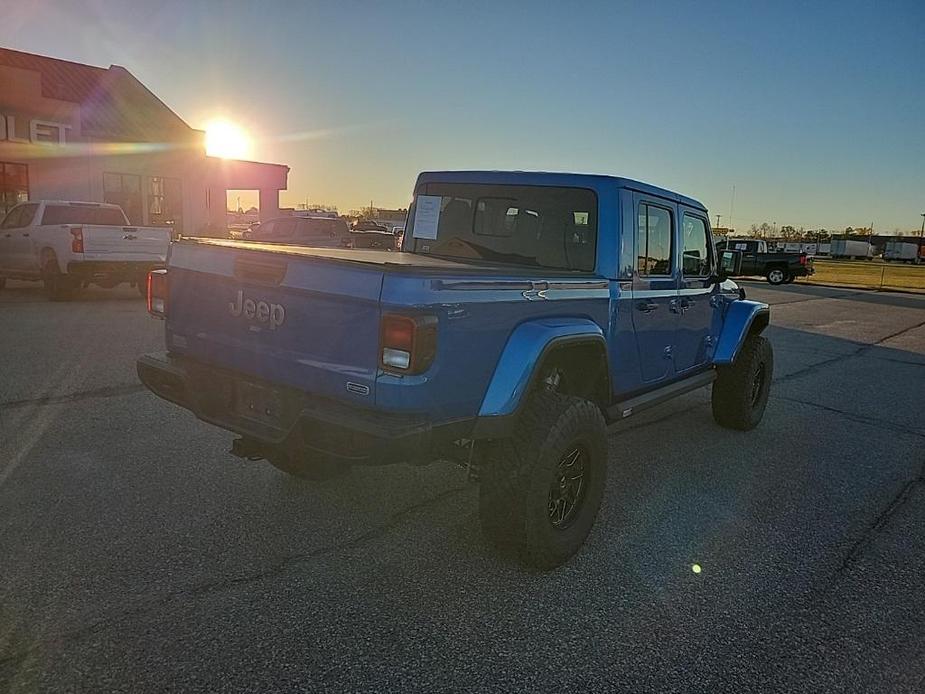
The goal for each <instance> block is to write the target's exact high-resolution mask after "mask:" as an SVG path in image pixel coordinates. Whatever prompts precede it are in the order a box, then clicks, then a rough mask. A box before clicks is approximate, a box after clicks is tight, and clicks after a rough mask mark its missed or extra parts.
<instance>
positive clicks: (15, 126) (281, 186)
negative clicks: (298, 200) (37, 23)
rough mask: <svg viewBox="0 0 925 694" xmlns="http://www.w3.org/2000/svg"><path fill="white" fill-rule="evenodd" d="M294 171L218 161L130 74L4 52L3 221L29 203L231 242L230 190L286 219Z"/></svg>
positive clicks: (0, 73)
mask: <svg viewBox="0 0 925 694" xmlns="http://www.w3.org/2000/svg"><path fill="white" fill-rule="evenodd" d="M288 175H289V167H288V166H284V165H281V164H264V163H259V162H251V161H236V160H230V159H219V158H216V157H209V156H207V155H206V150H205V133H203V132H202V131H200V130H194V129H193V128H191V127H190V126H189V125H187V124H186V123H185V122H184V121H183V119H181V118H180V117H179V116H178V115H177V114H175V113H174V112H173V111H171V110H170V108H169V107H167V106H166V105H165V104H164V103H163V102H162V101H161V100H160V99H158V98H157V97H156V96H155V95H154V94H153V93H152V92H150V91H149V90H148V89H147V88H146V87H145V86H144V85H143V84H142V83H141V82H140V81H138V79H136V78H135V76H134V75H132V74H131V73H130V72H129V71H128V70H126V69H125V68H123V67H119V66H118V65H111V66H109V67H108V68H100V67H94V66H91V65H83V64H80V63H72V62H68V61H66V60H59V59H57V58H49V57H46V56H41V55H34V54H31V53H23V52H20V51H13V50H9V49H5V48H0V217H2V216H3V215H4V214H5V213H6V212H7V210H9V208H11V207H12V206H13V205H15V204H16V203H17V202H22V201H24V200H30V199H31V200H85V201H92V202H110V203H116V204H118V205H121V206H122V208H123V209H124V210H125V213H126V214H127V215H128V217H129V221H130V222H131V223H132V224H136V225H152V226H162V225H163V226H170V227H172V228H174V229H176V230H177V231H178V232H179V233H185V234H188V235H196V234H210V233H222V231H223V230H224V228H225V213H226V206H227V204H226V197H227V191H228V190H256V191H259V199H260V217H261V219H267V218H270V217H274V216H278V215H279V191H280V190H285V189H286V185H287V178H288Z"/></svg>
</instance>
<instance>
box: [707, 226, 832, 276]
mask: <svg viewBox="0 0 925 694" xmlns="http://www.w3.org/2000/svg"><path fill="white" fill-rule="evenodd" d="M716 247H717V249H719V250H721V251H722V250H727V249H728V250H735V251H739V252H740V253H741V254H742V264H741V268H740V270H739V274H740V275H742V276H749V275H760V276H762V277H764V278H765V279H767V281H768V283H769V284H773V285H778V284H789V283H790V282H793V280H794V279H795V278H797V277H806V276H809V275H812V274H813V273H814V272H815V271H816V270H815V268H813V259H812V257H810V256H809V255H807V254H806V253H771V252H769V251H768V247H767V244H766V243H765V242H764V241H762V240H760V239H759V240H756V239H734V238H730V239H726V240H725V241H720V242H719V243H718V244H716Z"/></svg>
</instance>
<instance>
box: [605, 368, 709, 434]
mask: <svg viewBox="0 0 925 694" xmlns="http://www.w3.org/2000/svg"><path fill="white" fill-rule="evenodd" d="M715 380H716V370H715V369H710V370H709V371H704V372H702V373H699V374H696V375H694V376H690V377H688V378H685V379H684V380H681V381H675V382H674V383H669V384H668V385H667V386H662V387H661V388H658V389H657V390H653V391H651V392H649V393H643V394H642V395H637V396H636V397H635V398H629V399H628V400H623V401H622V402H618V403H616V404H615V405H612V406H611V407H608V408H607V416H608V417H610V419H611V420H612V421H620V420H621V419H626V418H627V417H629V416H630V415H633V414H636V413H637V412H641V411H643V410H647V409H649V408H650V407H655V406H656V405H660V404H662V403H663V402H667V401H668V400H671V399H672V398H676V397H678V396H679V395H684V393H688V392H690V391H692V390H697V389H698V388H703V387H704V386H708V385H710V384H711V383H713V381H715Z"/></svg>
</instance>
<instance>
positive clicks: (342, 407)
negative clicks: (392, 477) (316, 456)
mask: <svg viewBox="0 0 925 694" xmlns="http://www.w3.org/2000/svg"><path fill="white" fill-rule="evenodd" d="M136 368H137V371H138V378H139V379H140V380H141V382H142V383H143V384H144V385H145V386H146V387H147V388H148V389H149V390H150V391H151V392H153V393H154V394H155V395H158V396H160V397H162V398H164V399H165V400H169V401H170V402H173V403H175V404H177V405H179V406H180V407H183V408H185V409H188V410H190V411H191V412H193V413H194V414H195V415H196V416H197V417H198V418H199V419H201V420H203V421H206V422H209V423H210V424H214V425H216V426H218V427H221V428H222V429H226V430H228V431H232V432H235V433H237V434H240V435H241V436H244V437H246V438H247V439H249V440H250V441H251V442H254V443H255V447H256V448H257V449H259V450H263V451H265V452H266V454H265V455H263V457H267V455H272V452H273V450H274V449H278V450H287V451H291V450H292V449H293V448H304V449H309V450H314V451H320V452H322V453H325V454H327V455H330V456H333V457H335V458H338V459H341V460H343V461H345V462H352V463H358V464H384V463H393V462H401V461H406V462H427V461H428V460H431V459H433V458H434V457H440V455H439V451H440V450H441V449H443V448H444V447H445V446H447V445H449V444H450V443H452V442H453V441H455V440H456V439H460V438H466V437H468V435H469V433H470V432H471V430H472V426H473V421H472V420H465V421H455V422H449V423H441V424H439V425H435V424H433V423H431V422H430V421H429V420H428V418H427V416H426V415H424V414H394V413H388V412H380V411H376V410H368V409H364V408H360V407H356V406H352V405H349V404H345V403H342V402H339V401H335V400H331V399H329V398H320V397H317V396H312V395H310V394H308V393H304V392H302V391H299V390H295V389H292V388H287V387H285V386H279V385H275V384H270V383H267V382H265V381H260V380H258V379H255V378H253V377H251V376H247V375H245V374H241V373H238V372H234V371H230V370H226V369H222V368H219V367H214V366H210V365H207V364H204V363H202V362H198V361H195V360H192V359H188V358H184V357H178V356H175V355H171V354H168V353H161V354H146V355H144V356H142V357H140V358H139V359H138V361H137V363H136ZM240 384H244V387H246V388H248V389H253V388H257V389H259V390H260V391H262V392H266V393H267V395H268V397H269V401H270V402H272V405H271V406H270V407H268V408H267V409H270V410H271V415H270V416H263V415H262V414H260V413H256V412H255V413H254V414H253V415H245V414H242V411H245V412H246V411H248V407H247V406H242V404H244V403H242V402H241V396H240V389H241V388H242V385H240Z"/></svg>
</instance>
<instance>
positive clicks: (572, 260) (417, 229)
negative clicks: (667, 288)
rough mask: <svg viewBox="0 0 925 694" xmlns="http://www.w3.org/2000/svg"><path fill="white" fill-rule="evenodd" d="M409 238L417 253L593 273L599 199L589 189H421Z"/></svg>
mask: <svg viewBox="0 0 925 694" xmlns="http://www.w3.org/2000/svg"><path fill="white" fill-rule="evenodd" d="M405 238H406V239H408V241H407V242H406V243H408V244H410V249H411V250H413V251H414V252H415V253H422V254H426V255H436V256H441V257H447V258H453V259H454V260H455V259H460V260H478V261H489V262H496V263H504V264H509V265H523V266H527V267H546V268H553V269H560V270H582V271H591V270H593V269H594V251H595V245H596V243H597V196H596V195H595V193H594V192H593V191H591V190H587V189H585V188H556V187H546V186H507V185H477V184H456V183H429V184H427V185H425V186H423V187H422V188H421V189H419V190H418V191H417V196H416V198H415V202H414V206H413V208H412V210H411V211H410V212H409V214H408V227H407V229H406V232H405ZM406 248H408V246H406Z"/></svg>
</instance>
